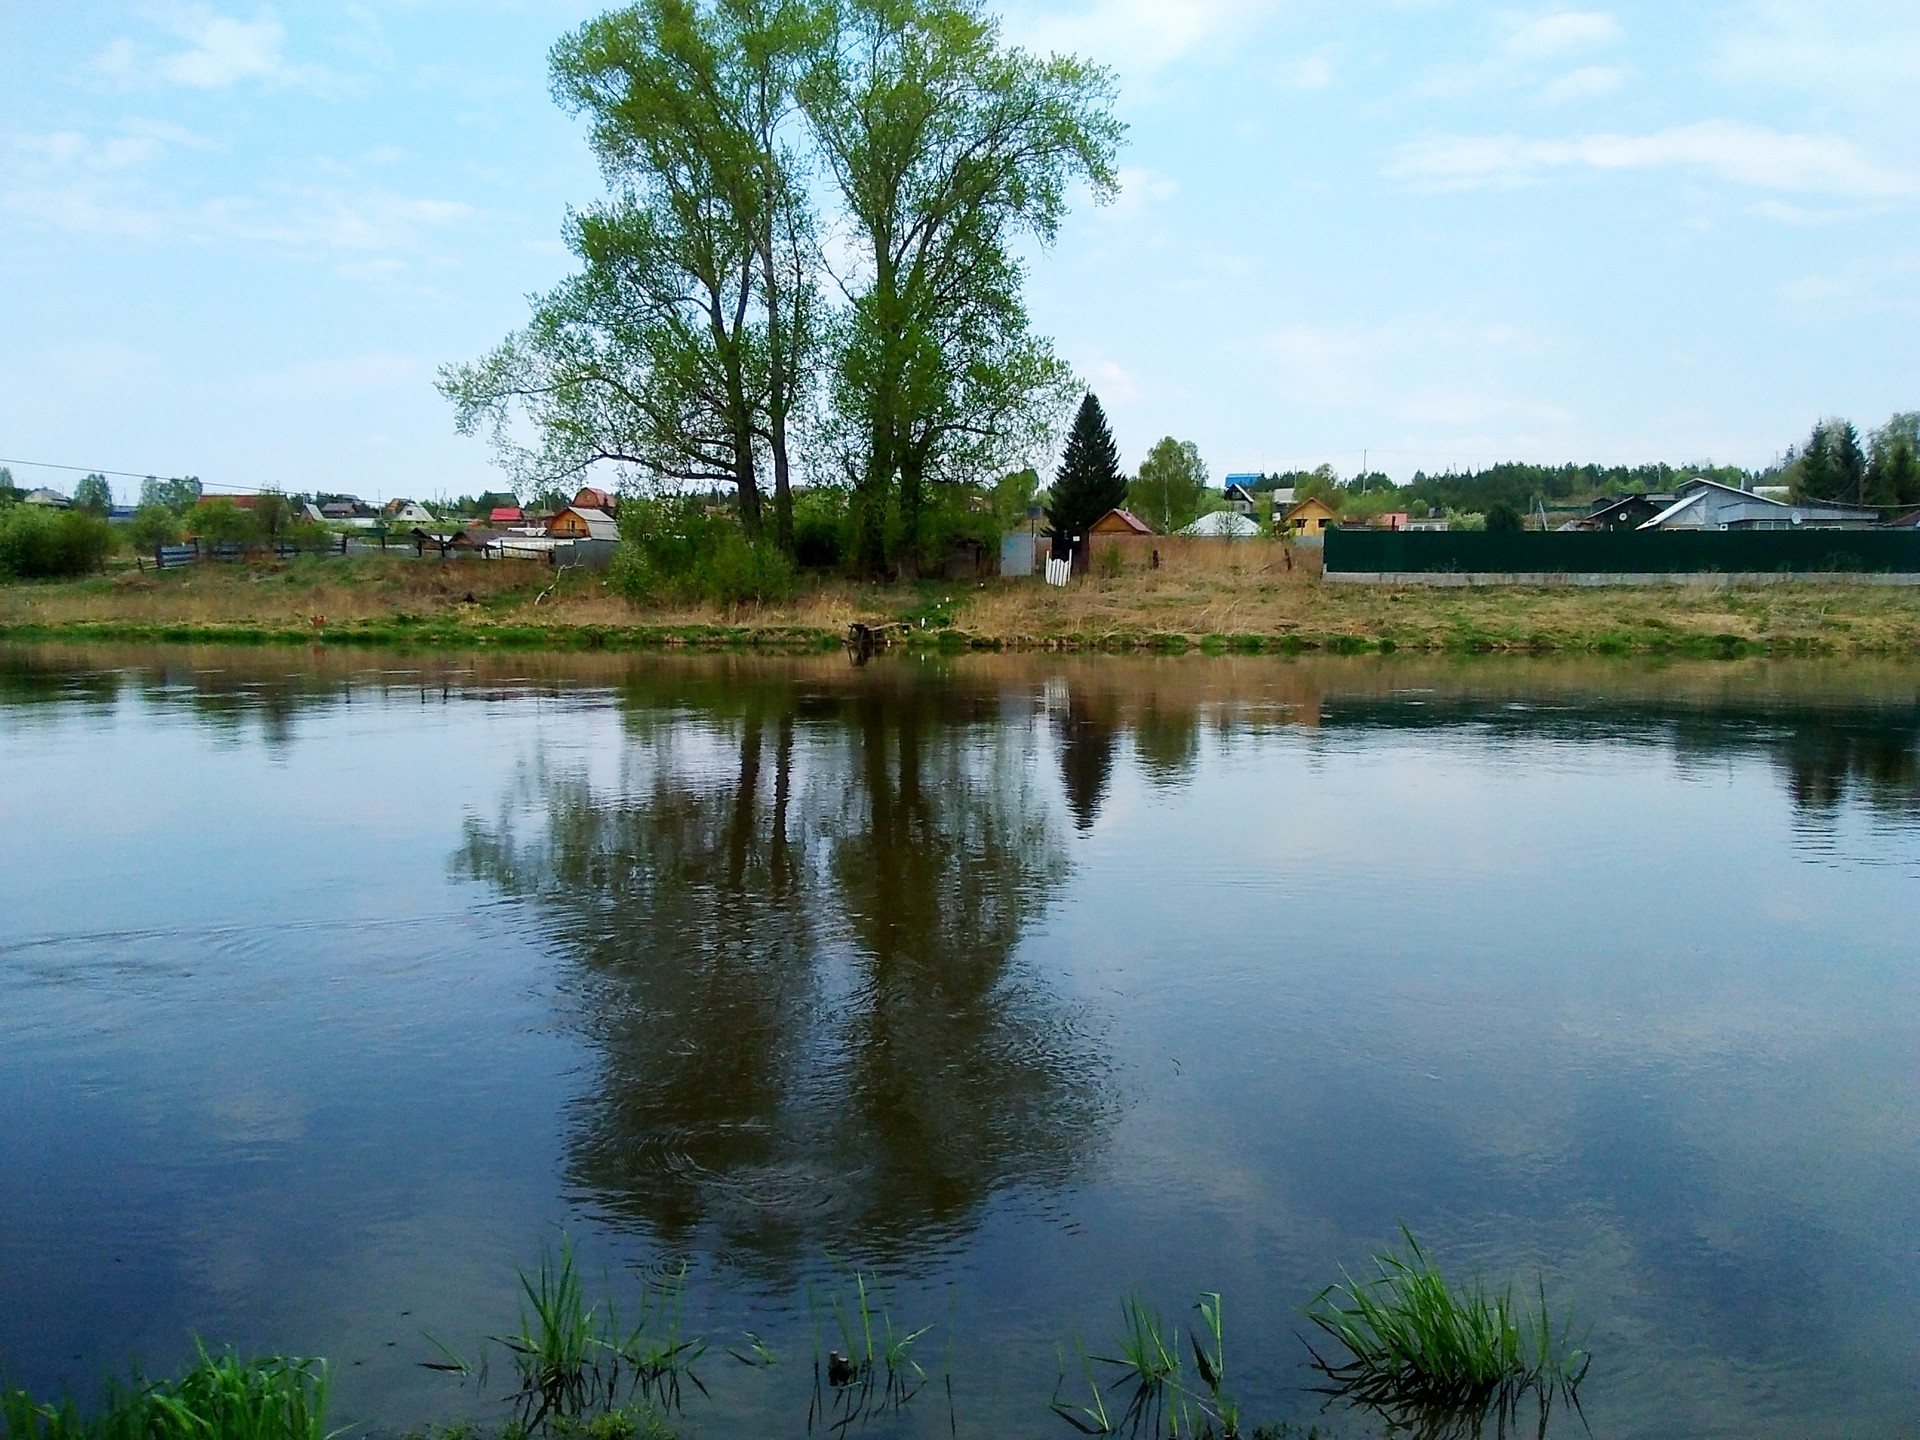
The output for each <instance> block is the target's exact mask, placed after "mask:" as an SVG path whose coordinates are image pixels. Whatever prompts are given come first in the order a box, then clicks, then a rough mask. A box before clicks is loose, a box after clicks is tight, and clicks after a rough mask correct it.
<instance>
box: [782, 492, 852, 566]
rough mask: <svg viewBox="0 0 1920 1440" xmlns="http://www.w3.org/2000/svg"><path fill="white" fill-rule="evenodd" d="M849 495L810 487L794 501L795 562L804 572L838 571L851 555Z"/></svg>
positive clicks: (796, 495)
mask: <svg viewBox="0 0 1920 1440" xmlns="http://www.w3.org/2000/svg"><path fill="white" fill-rule="evenodd" d="M847 500H848V494H847V492H846V491H845V490H843V489H840V488H838V487H836V486H830V485H815V486H810V487H809V488H807V489H805V490H801V491H798V492H797V493H796V494H795V495H794V497H793V559H794V563H795V564H796V565H798V566H799V567H800V568H801V569H803V570H838V569H840V568H841V567H842V566H844V565H845V564H846V562H847V557H848V555H849V553H850V535H849V532H850V517H849V514H848V504H847Z"/></svg>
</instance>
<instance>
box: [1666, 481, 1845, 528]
mask: <svg viewBox="0 0 1920 1440" xmlns="http://www.w3.org/2000/svg"><path fill="white" fill-rule="evenodd" d="M1716 493H1717V494H1720V495H1729V496H1732V497H1733V498H1734V499H1736V500H1739V501H1740V502H1741V503H1743V504H1747V505H1756V506H1761V507H1763V508H1769V509H1772V510H1776V511H1778V512H1779V513H1780V516H1781V518H1782V519H1786V518H1789V517H1795V516H1815V515H1817V516H1821V517H1823V518H1827V519H1836V520H1846V519H1857V520H1878V519H1879V518H1880V512H1879V511H1878V510H1873V509H1869V508H1865V507H1863V506H1859V505H1848V504H1846V503H1844V502H1842V501H1839V500H1813V501H1806V502H1803V503H1801V504H1798V505H1795V504H1792V503H1790V502H1788V501H1786V500H1776V499H1775V498H1774V497H1773V496H1771V495H1760V494H1756V493H1755V492H1754V491H1752V490H1742V489H1740V488H1738V487H1737V486H1733V485H1723V484H1721V483H1720V482H1719V481H1718V480H1709V479H1707V478H1706V476H1704V475H1697V476H1695V477H1694V478H1693V479H1691V480H1687V481H1683V482H1682V483H1681V484H1680V485H1679V486H1678V487H1677V488H1676V489H1675V491H1674V494H1675V496H1676V498H1675V500H1674V502H1673V503H1672V504H1671V505H1669V506H1667V507H1666V509H1664V510H1662V511H1660V512H1659V513H1658V514H1657V515H1655V516H1654V517H1653V518H1652V519H1651V520H1646V521H1643V522H1642V523H1641V524H1640V525H1639V526H1638V527H1637V528H1639V529H1641V530H1659V529H1661V528H1663V527H1665V526H1666V525H1667V524H1668V523H1670V522H1671V521H1672V520H1673V519H1674V518H1675V517H1676V516H1679V515H1684V514H1686V512H1687V511H1689V510H1691V509H1693V508H1694V507H1695V506H1696V505H1702V504H1704V503H1705V502H1706V500H1707V497H1708V496H1710V495H1714V494H1716Z"/></svg>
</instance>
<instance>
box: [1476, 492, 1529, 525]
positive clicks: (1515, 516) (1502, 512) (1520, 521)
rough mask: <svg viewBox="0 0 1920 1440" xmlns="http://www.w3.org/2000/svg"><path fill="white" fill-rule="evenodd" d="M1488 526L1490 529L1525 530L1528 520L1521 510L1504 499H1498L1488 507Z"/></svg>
mask: <svg viewBox="0 0 1920 1440" xmlns="http://www.w3.org/2000/svg"><path fill="white" fill-rule="evenodd" d="M1486 528H1487V529H1489V530H1507V531H1512V530H1524V529H1526V528H1527V527H1526V520H1525V518H1524V517H1523V516H1522V515H1521V514H1520V512H1519V511H1518V510H1517V509H1515V508H1514V507H1513V506H1511V505H1509V504H1508V503H1507V502H1506V501H1504V500H1496V501H1494V502H1493V504H1491V505H1489V506H1488V507H1487V521H1486Z"/></svg>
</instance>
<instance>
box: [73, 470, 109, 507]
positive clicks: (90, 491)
mask: <svg viewBox="0 0 1920 1440" xmlns="http://www.w3.org/2000/svg"><path fill="white" fill-rule="evenodd" d="M73 508H74V509H76V510H84V511H86V512H87V513H88V514H89V515H99V516H102V517H104V516H105V515H106V514H107V513H108V512H109V511H111V510H112V509H113V487H112V486H111V485H110V484H108V483H107V477H106V476H104V475H101V474H99V473H97V472H96V473H94V474H92V475H88V476H85V477H84V478H82V479H81V481H80V483H79V484H78V485H76V486H74V487H73Z"/></svg>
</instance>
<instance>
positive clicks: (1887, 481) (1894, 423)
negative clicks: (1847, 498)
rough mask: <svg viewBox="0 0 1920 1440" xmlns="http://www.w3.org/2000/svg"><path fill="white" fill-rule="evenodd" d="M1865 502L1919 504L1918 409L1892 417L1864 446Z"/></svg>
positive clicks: (1919, 443) (1919, 416)
mask: <svg viewBox="0 0 1920 1440" xmlns="http://www.w3.org/2000/svg"><path fill="white" fill-rule="evenodd" d="M1867 502H1868V503H1869V504H1872V505H1920V410H1908V411H1903V412H1902V413H1900V414H1898V415H1895V416H1893V417H1892V418H1891V419H1889V420H1888V421H1887V423H1886V424H1884V425H1882V426H1881V427H1880V428H1879V429H1878V430H1876V431H1874V432H1873V439H1872V440H1871V442H1869V444H1868V446H1867Z"/></svg>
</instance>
